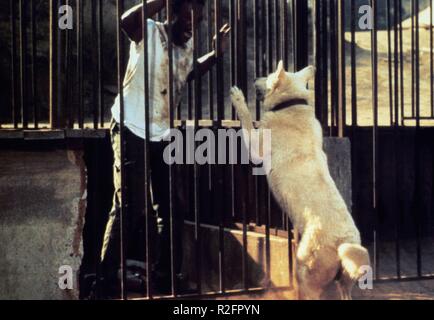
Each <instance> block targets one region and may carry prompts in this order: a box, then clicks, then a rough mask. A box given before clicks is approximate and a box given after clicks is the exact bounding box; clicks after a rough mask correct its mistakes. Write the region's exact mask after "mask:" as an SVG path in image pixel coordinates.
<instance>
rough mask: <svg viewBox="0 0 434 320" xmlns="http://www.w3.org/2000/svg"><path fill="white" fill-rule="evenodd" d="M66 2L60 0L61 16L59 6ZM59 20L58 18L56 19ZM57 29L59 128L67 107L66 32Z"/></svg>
mask: <svg viewBox="0 0 434 320" xmlns="http://www.w3.org/2000/svg"><path fill="white" fill-rule="evenodd" d="M64 3H65V0H59V2H58V8H57V12H56V13H57V16H59V7H60V6H62V5H63V4H64ZM56 20H57V19H56ZM56 27H57V28H58V29H59V30H58V31H57V74H56V77H57V79H56V81H57V100H56V105H57V108H56V109H57V121H58V123H57V125H58V127H59V128H65V124H66V123H65V108H64V101H65V98H64V96H63V95H64V88H65V52H64V50H65V48H66V47H65V33H64V31H63V30H61V29H60V28H59V27H58V23H57V21H56Z"/></svg>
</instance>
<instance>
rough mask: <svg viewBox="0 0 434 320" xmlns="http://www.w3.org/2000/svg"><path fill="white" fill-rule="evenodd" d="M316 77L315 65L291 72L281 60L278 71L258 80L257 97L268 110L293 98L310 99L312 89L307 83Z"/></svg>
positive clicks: (256, 84)
mask: <svg viewBox="0 0 434 320" xmlns="http://www.w3.org/2000/svg"><path fill="white" fill-rule="evenodd" d="M314 77H315V68H314V67H313V66H309V67H306V68H304V69H303V70H301V71H299V72H297V73H291V72H286V71H285V67H284V66H283V61H280V62H279V65H278V67H277V70H276V72H274V73H272V74H270V75H269V76H268V77H267V78H259V79H257V80H256V82H255V87H256V95H257V99H258V100H260V101H263V102H264V109H265V110H266V111H267V110H271V109H272V108H273V107H274V106H277V105H278V104H280V103H283V102H286V101H289V100H291V99H305V100H307V101H309V100H310V98H311V91H310V90H308V89H307V84H308V82H309V80H311V79H313V78H314Z"/></svg>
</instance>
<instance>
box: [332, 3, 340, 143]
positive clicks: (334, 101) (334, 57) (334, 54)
mask: <svg viewBox="0 0 434 320" xmlns="http://www.w3.org/2000/svg"><path fill="white" fill-rule="evenodd" d="M336 1H339V0H330V68H331V70H330V73H331V82H330V86H331V96H330V98H331V127H330V133H331V135H335V134H336V125H337V122H338V112H337V108H338V103H339V102H338V85H339V80H338V77H339V71H338V66H337V64H338V63H339V60H338V52H337V51H338V49H337V47H338V44H337V42H338V39H337V37H338V34H337V28H338V23H337V22H336V20H337V19H338V14H337V6H336Z"/></svg>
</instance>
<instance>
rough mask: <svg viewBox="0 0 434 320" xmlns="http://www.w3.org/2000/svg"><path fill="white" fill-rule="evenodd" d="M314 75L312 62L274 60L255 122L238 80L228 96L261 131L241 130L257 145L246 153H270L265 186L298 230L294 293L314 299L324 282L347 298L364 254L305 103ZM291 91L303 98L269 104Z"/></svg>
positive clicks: (260, 89) (260, 87) (249, 125)
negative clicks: (266, 133) (288, 66)
mask: <svg viewBox="0 0 434 320" xmlns="http://www.w3.org/2000/svg"><path fill="white" fill-rule="evenodd" d="M314 75H315V70H314V68H313V67H307V68H305V69H303V70H301V71H299V72H297V73H289V72H286V71H285V69H284V66H283V62H280V63H279V66H278V69H277V71H276V72H275V73H273V74H271V75H270V76H268V77H267V78H262V79H259V80H257V81H256V83H255V86H256V89H257V93H258V97H259V98H263V109H264V115H263V118H262V120H261V123H260V125H259V127H258V128H257V129H255V128H254V124H253V121H252V116H251V114H250V111H249V109H248V107H247V104H246V101H245V98H244V95H243V93H242V92H241V91H240V90H239V89H238V88H236V87H233V88H232V89H231V99H232V103H233V105H234V107H235V109H236V111H237V113H238V116H239V119H240V121H241V125H242V128H243V129H244V130H245V132H251V130H259V134H256V135H252V136H253V137H255V136H259V139H260V141H259V143H255V142H253V141H250V140H249V138H246V137H247V136H246V135H244V137H245V142H246V143H247V144H248V147H250V148H255V146H257V147H258V148H259V149H258V150H251V154H252V155H253V156H252V157H257V158H259V159H255V161H258V160H259V161H261V160H262V161H264V162H266V161H271V163H264V164H263V165H264V166H265V167H266V168H267V167H268V168H269V169H270V170H269V173H268V174H267V179H268V183H269V186H270V188H271V190H272V192H273V195H274V197H275V199H276V200H277V202H278V203H279V204H280V206H281V207H282V209H283V210H285V211H286V213H287V214H288V215H289V217H290V219H291V221H292V223H293V226H294V228H295V229H296V230H297V231H298V232H300V234H301V240H300V243H299V246H298V249H297V255H296V256H297V258H296V259H297V262H296V263H297V264H296V265H297V270H296V273H297V281H298V285H299V294H300V298H302V299H320V298H321V295H322V294H323V293H324V291H325V290H326V288H329V287H330V285H334V286H335V288H336V290H337V291H338V292H339V293H340V297H341V298H342V299H351V291H352V288H353V286H354V283H355V281H356V280H357V279H359V278H360V276H362V273H361V271H360V267H362V266H365V265H369V264H370V262H369V254H368V251H367V250H366V249H365V248H363V247H362V246H361V245H360V243H361V241H360V234H359V231H358V229H357V227H356V225H355V223H354V221H353V219H352V217H351V215H350V213H349V211H348V209H347V206H346V204H345V202H344V200H343V198H342V196H341V194H340V193H339V191H338V189H337V187H336V184H335V182H334V181H333V179H332V177H331V176H330V172H329V169H328V164H327V157H326V155H325V153H324V151H323V136H322V134H323V132H322V129H321V125H320V123H319V121H317V119H316V118H315V114H314V109H313V108H312V107H311V106H310V104H311V101H312V97H313V91H312V90H309V89H307V84H308V82H309V80H311V79H313V78H314ZM292 99H304V100H306V101H307V102H308V104H306V105H294V106H291V107H289V108H284V109H280V110H278V111H273V108H274V107H275V106H277V105H280V104H282V103H285V102H287V101H290V100H292ZM264 129H270V130H271V135H272V139H271V147H268V148H267V146H264V145H263V143H264V140H263V139H261V136H262V134H261V133H262V132H263V130H264ZM263 150H265V151H263ZM267 150H268V151H267ZM264 152H265V153H264ZM267 152H271V157H267V155H269V154H267ZM267 159H271V160H267Z"/></svg>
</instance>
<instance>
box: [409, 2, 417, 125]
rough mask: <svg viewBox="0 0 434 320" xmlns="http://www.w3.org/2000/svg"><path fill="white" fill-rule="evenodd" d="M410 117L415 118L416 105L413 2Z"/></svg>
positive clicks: (412, 8) (412, 15) (413, 17)
mask: <svg viewBox="0 0 434 320" xmlns="http://www.w3.org/2000/svg"><path fill="white" fill-rule="evenodd" d="M410 11H411V117H412V118H414V117H415V116H416V105H415V96H414V93H415V92H414V83H415V80H416V79H415V61H414V57H415V52H414V45H415V43H414V42H415V39H414V37H415V36H414V34H415V30H414V19H415V15H416V14H418V13H416V12H414V0H411V10H410Z"/></svg>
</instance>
